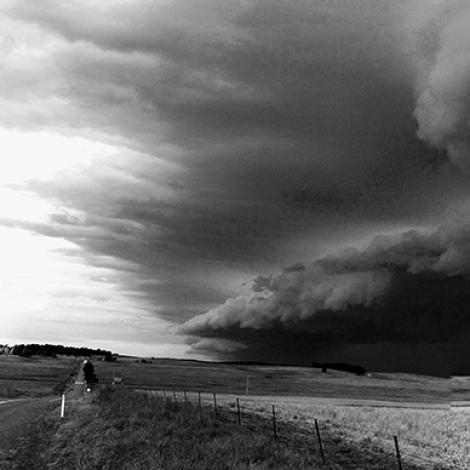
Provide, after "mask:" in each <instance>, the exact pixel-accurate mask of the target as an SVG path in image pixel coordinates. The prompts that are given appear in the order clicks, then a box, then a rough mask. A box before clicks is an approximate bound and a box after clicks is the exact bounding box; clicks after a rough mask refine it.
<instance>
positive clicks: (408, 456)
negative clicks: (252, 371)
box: [219, 400, 470, 469]
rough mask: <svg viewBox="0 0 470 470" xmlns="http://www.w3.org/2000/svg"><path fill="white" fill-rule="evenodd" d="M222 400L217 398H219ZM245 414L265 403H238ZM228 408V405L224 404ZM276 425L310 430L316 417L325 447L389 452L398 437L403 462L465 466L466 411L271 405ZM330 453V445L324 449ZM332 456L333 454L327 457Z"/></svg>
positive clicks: (468, 445) (260, 410)
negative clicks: (273, 407)
mask: <svg viewBox="0 0 470 470" xmlns="http://www.w3.org/2000/svg"><path fill="white" fill-rule="evenodd" d="M219 401H221V402H222V400H219ZM241 404H242V408H243V409H244V410H245V411H247V412H253V413H257V414H261V415H267V414H269V411H270V404H262V403H260V402H256V401H255V400H242V401H241ZM227 405H228V406H229V407H232V409H233V408H234V402H233V401H231V402H228V403H227ZM276 409H277V415H278V417H279V421H280V422H283V423H290V424H295V425H296V426H298V427H300V428H302V429H305V430H306V431H307V432H308V431H309V432H310V433H313V432H314V419H315V418H317V419H318V422H319V423H320V425H321V427H322V429H324V432H325V435H326V438H325V441H326V442H325V448H326V449H327V450H328V448H329V447H330V446H332V447H333V448H334V447H336V443H337V441H338V439H339V440H341V441H342V442H343V443H349V444H350V445H351V446H356V447H362V448H367V447H370V446H372V447H374V448H376V449H381V450H382V451H383V452H388V453H390V454H393V452H394V442H393V436H394V435H396V436H398V439H399V443H400V450H401V454H402V457H403V460H404V462H406V463H407V464H408V465H407V466H406V468H409V465H410V464H417V465H419V464H422V465H423V466H424V468H436V469H437V468H457V466H460V467H461V468H462V469H464V468H470V412H469V411H462V410H460V411H458V410H451V409H450V408H449V409H413V408H389V407H357V406H354V407H353V406H315V405H308V404H305V403H302V404H295V403H285V404H282V405H280V406H279V405H276ZM330 450H331V447H330ZM332 455H334V453H333V454H332Z"/></svg>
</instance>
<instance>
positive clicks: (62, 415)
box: [60, 393, 65, 418]
mask: <svg viewBox="0 0 470 470" xmlns="http://www.w3.org/2000/svg"><path fill="white" fill-rule="evenodd" d="M64 415H65V393H64V394H63V395H62V403H61V405H60V417H61V418H63V417H64Z"/></svg>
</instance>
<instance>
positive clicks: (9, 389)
mask: <svg viewBox="0 0 470 470" xmlns="http://www.w3.org/2000/svg"><path fill="white" fill-rule="evenodd" d="M76 366H77V360H76V359H72V358H67V357H65V358H57V359H56V358H47V357H30V358H24V357H20V356H10V355H2V356H0V398H16V397H21V396H34V397H38V396H45V395H50V394H52V393H53V392H54V390H55V389H56V387H60V385H61V384H62V383H64V382H65V381H66V380H67V379H68V378H69V377H70V374H71V373H72V372H73V371H74V369H75V368H76Z"/></svg>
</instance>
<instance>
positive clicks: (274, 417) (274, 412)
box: [273, 405, 277, 441]
mask: <svg viewBox="0 0 470 470" xmlns="http://www.w3.org/2000/svg"><path fill="white" fill-rule="evenodd" d="M273 431H274V440H276V441H277V429H276V408H275V407H274V405H273Z"/></svg>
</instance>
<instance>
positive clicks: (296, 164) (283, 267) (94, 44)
mask: <svg viewBox="0 0 470 470" xmlns="http://www.w3.org/2000/svg"><path fill="white" fill-rule="evenodd" d="M469 23H470V6H469V5H468V2H466V1H465V0H462V1H458V0H455V1H454V0H393V1H390V0H328V1H326V0H308V1H307V0H299V1H295V2H292V1H287V0H285V1H279V0H269V1H268V0H264V1H263V0H258V1H257V0H253V1H251V0H231V1H223V0H198V1H189V0H184V1H183V0H140V1H137V0H106V1H100V2H96V1H91V0H80V1H78V0H76V1H73V0H68V1H65V2H64V1H59V0H42V1H41V2H31V1H27V0H6V1H3V2H2V5H1V6H0V52H1V54H0V57H1V59H0V109H1V112H0V197H1V199H0V201H1V202H0V322H1V329H0V342H6V343H10V344H13V343H17V342H55V343H62V344H76V345H90V346H97V347H103V348H107V349H112V350H114V351H117V352H121V353H133V354H142V355H144V354H145V355H152V356H153V355H155V356H156V355H165V356H178V357H200V358H214V359H244V360H246V359H249V360H276V361H285V362H287V361H295V362H298V361H307V362H309V361H310V360H315V359H321V360H328V359H330V360H343V361H345V362H346V361H348V360H349V361H351V362H354V361H356V362H357V361H362V362H365V363H367V364H368V365H370V366H371V367H375V368H385V369H387V368H389V369H390V368H391V369H397V368H401V369H413V370H419V371H424V372H433V371H438V372H442V370H443V368H445V366H443V365H442V364H440V365H436V364H435V362H436V361H437V362H438V360H437V359H436V357H440V358H441V360H443V359H442V358H443V357H445V358H446V361H447V358H450V357H455V356H454V355H455V353H456V351H458V350H459V349H458V348H459V347H461V346H462V344H463V343H464V341H465V338H468V335H469V334H470V316H469V315H468V305H469V302H470V280H469V275H470V184H469V183H470V150H469V149H470V131H469V122H470V95H469V92H470V33H469V32H468V31H469V30H468V24H469ZM465 335H467V336H465ZM410 354H414V355H415V357H416V363H415V364H414V365H412V366H409V365H407V364H406V361H407V360H408V358H409V357H410ZM391 356H392V357H393V356H396V360H391V359H390V357H391ZM458 367H465V365H462V366H458Z"/></svg>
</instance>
